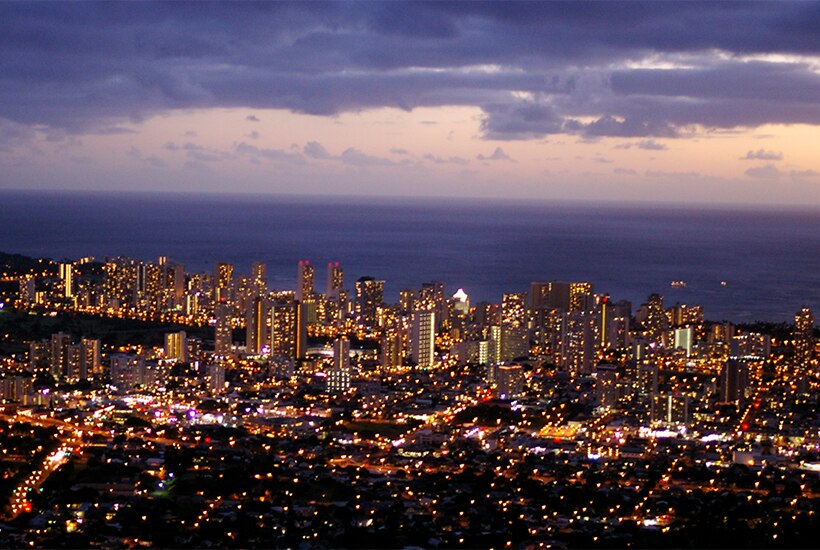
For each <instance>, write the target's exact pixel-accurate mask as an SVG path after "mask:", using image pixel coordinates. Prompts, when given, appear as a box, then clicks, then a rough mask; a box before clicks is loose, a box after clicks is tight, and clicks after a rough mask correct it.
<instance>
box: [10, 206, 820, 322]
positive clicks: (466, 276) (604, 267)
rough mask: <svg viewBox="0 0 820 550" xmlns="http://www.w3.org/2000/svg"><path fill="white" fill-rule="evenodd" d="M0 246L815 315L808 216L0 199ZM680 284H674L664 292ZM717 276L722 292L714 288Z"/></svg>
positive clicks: (818, 300) (738, 314) (739, 316)
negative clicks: (577, 287) (565, 287)
mask: <svg viewBox="0 0 820 550" xmlns="http://www.w3.org/2000/svg"><path fill="white" fill-rule="evenodd" d="M0 251H3V252H8V253H19V254H25V255H28V256H37V257H40V256H44V257H50V258H54V259H58V260H59V259H63V258H70V259H77V258H80V257H84V256H94V257H96V258H97V259H104V258H105V257H107V256H118V255H123V256H130V257H133V258H139V259H143V260H153V261H156V258H157V257H158V256H169V257H171V258H172V259H174V260H176V261H179V262H182V263H183V264H185V268H186V270H188V271H211V272H212V271H213V269H214V264H215V263H216V262H218V261H227V262H232V263H233V264H234V265H235V270H236V272H238V273H249V272H250V266H251V263H252V262H256V261H261V262H265V263H266V264H267V268H268V279H269V284H270V285H271V286H272V287H274V288H276V289H292V288H294V287H295V279H296V263H297V261H298V260H300V259H308V260H310V261H311V263H313V264H314V265H315V266H316V286H317V290H320V291H323V290H324V288H325V276H326V271H325V267H326V265H327V262H329V261H338V262H340V263H341V265H342V266H343V268H344V270H345V283H346V285H345V286H346V287H347V288H350V289H352V288H353V283H354V281H355V280H356V279H357V278H358V277H360V276H363V275H370V276H373V277H376V278H378V279H384V280H385V281H386V284H385V298H386V300H387V301H391V302H392V301H397V299H398V292H399V290H400V289H403V288H418V287H419V286H420V285H421V283H423V282H426V281H433V280H436V281H443V282H444V283H445V284H446V289H447V292H448V293H453V292H455V291H456V290H457V289H458V288H460V287H461V288H464V290H465V291H466V292H467V293H468V294H469V295H470V299H471V302H473V303H475V302H478V301H481V300H487V301H493V302H499V301H500V299H501V295H502V293H505V292H521V291H526V290H528V288H529V284H530V282H532V281H546V280H552V279H555V280H569V281H574V280H584V281H590V282H592V283H593V285H594V288H595V291H596V292H606V293H608V294H610V296H611V297H612V299H613V300H620V299H626V300H630V301H632V303H633V308H637V307H638V306H639V305H640V304H641V303H643V302H644V301H645V300H646V297H647V296H648V295H649V294H650V293H653V292H657V293H660V294H662V295H663V296H664V300H665V302H664V303H665V304H667V305H673V304H675V303H676V302H680V303H685V304H689V305H693V304H700V305H703V307H704V310H705V315H706V318H707V319H710V320H716V321H717V320H730V321H733V322H752V321H756V320H761V321H778V322H779V321H792V320H793V316H794V314H795V312H796V311H797V310H799V309H800V308H801V307H802V306H804V305H808V306H809V307H811V308H812V309H813V310H814V311H815V312H816V314H817V313H819V312H820V284H818V283H820V209H818V208H816V207H815V208H809V207H807V208H805V209H780V210H778V209H774V208H769V209H766V208H756V209H755V208H752V207H749V208H725V207H723V208H718V207H691V206H685V207H684V206H669V205H651V204H637V205H627V204H594V205H590V204H576V203H547V202H520V201H480V200H459V199H399V198H379V199H376V198H354V197H342V198H329V197H309V196H248V195H183V194H141V193H120V194H116V193H93V192H56V191H55V192H29V191H0ZM673 280H682V281H685V282H686V287H685V288H672V287H671V286H670V282H671V281H673ZM721 281H725V283H726V284H725V286H724V285H721Z"/></svg>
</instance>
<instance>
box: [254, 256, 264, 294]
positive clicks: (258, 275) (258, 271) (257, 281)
mask: <svg viewBox="0 0 820 550" xmlns="http://www.w3.org/2000/svg"><path fill="white" fill-rule="evenodd" d="M251 281H252V284H253V290H254V293H255V294H256V295H257V296H265V295H266V294H267V293H268V268H267V267H266V266H265V264H263V263H261V262H254V263H253V265H251Z"/></svg>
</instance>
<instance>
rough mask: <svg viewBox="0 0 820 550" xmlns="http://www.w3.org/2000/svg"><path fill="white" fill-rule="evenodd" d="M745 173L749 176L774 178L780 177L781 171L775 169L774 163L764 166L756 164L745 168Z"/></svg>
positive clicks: (766, 178)
mask: <svg viewBox="0 0 820 550" xmlns="http://www.w3.org/2000/svg"><path fill="white" fill-rule="evenodd" d="M745 174H746V175H747V176H749V177H750V178H755V179H765V180H776V179H780V176H782V175H783V172H781V171H780V170H778V169H777V167H776V166H775V165H774V164H766V165H765V166H756V167H754V168H749V169H748V170H746V172H745Z"/></svg>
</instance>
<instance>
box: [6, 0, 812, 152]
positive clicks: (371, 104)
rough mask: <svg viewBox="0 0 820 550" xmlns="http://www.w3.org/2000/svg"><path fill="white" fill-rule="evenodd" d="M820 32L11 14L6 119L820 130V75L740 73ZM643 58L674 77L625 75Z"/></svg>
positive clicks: (334, 12)
mask: <svg viewBox="0 0 820 550" xmlns="http://www.w3.org/2000/svg"><path fill="white" fill-rule="evenodd" d="M818 28H820V6H818V4H817V3H814V2H790V3H776V4H767V3H757V2H754V3H738V2H717V3H707V2H691V3H690V2H676V3H663V2H652V3H638V2H627V3H619V2H606V3H597V2H596V3H589V2H569V3H565V2H545V3H531V2H527V3H508V2H505V3H489V2H445V3H432V2H423V3H419V4H414V3H393V2H387V3H360V2H356V3H330V4H324V3H319V2H307V3H296V4H290V3H267V2H265V3H245V2H243V3H183V2H173V3H103V4H96V3H3V4H0V69H2V70H0V120H2V119H5V120H6V121H8V122H6V123H5V124H6V127H8V124H13V123H16V124H22V125H26V126H34V125H39V126H44V127H50V128H58V129H66V130H69V131H75V132H77V131H83V132H85V131H97V132H100V131H104V130H103V129H105V128H117V127H118V126H117V124H119V123H121V122H123V121H134V122H139V121H141V120H144V119H145V118H147V117H149V116H152V115H154V114H157V113H161V112H164V111H167V110H169V109H178V108H185V109H187V108H209V107H246V108H249V109H264V108H283V109H289V110H292V111H296V112H302V113H310V114H317V115H333V114H338V113H340V112H345V111H355V110H362V109H369V108H377V107H385V106H387V107H397V108H401V109H413V108H415V107H421V106H441V105H471V106H478V107H480V108H482V109H483V111H484V113H485V117H484V120H483V122H482V129H483V132H484V134H485V136H486V137H489V138H494V139H533V138H539V137H542V136H544V135H547V134H552V133H557V132H569V133H577V134H581V135H583V136H587V137H592V138H594V137H595V136H623V137H649V136H654V137H675V136H681V135H687V134H689V133H691V132H692V131H693V129H696V128H698V127H705V128H734V127H749V126H757V125H761V124H765V123H796V122H805V123H810V124H820V103H818V102H817V100H816V98H817V97H820V76H819V75H818V73H817V72H816V70H814V69H813V67H811V66H810V65H808V63H807V62H805V61H803V60H799V59H798V60H797V61H782V60H778V61H771V60H763V61H761V60H749V59H747V58H744V57H743V56H749V55H758V56H759V55H760V54H768V53H778V54H786V55H792V56H805V57H814V56H817V55H818V50H819V49H820V41H818V40H817V29H818ZM718 52H719V53H720V55H717V53H718ZM647 59H652V60H657V61H660V62H663V63H665V65H668V66H665V67H664V68H629V67H632V66H637V65H636V64H635V63H634V62H636V61H641V60H647ZM649 66H650V67H652V65H649ZM644 67H646V65H644ZM254 119H256V116H255V115H248V117H247V120H254ZM245 152H246V153H248V154H249V151H245ZM268 154H270V153H268ZM276 154H278V153H276ZM276 154H274V156H275V155H276ZM257 156H262V157H265V156H266V154H263V153H262V152H261V151H260V153H259V154H257ZM349 156H351V157H353V158H355V155H353V154H351V155H349ZM359 160H360V161H361V159H359Z"/></svg>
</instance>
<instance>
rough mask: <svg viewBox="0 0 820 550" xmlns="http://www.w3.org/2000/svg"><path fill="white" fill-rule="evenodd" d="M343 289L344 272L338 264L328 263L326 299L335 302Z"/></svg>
mask: <svg viewBox="0 0 820 550" xmlns="http://www.w3.org/2000/svg"><path fill="white" fill-rule="evenodd" d="M344 287H345V272H344V269H342V266H340V265H339V262H328V264H327V298H328V299H331V300H336V299H338V298H339V293H340V292H341V291H342V290H344Z"/></svg>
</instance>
